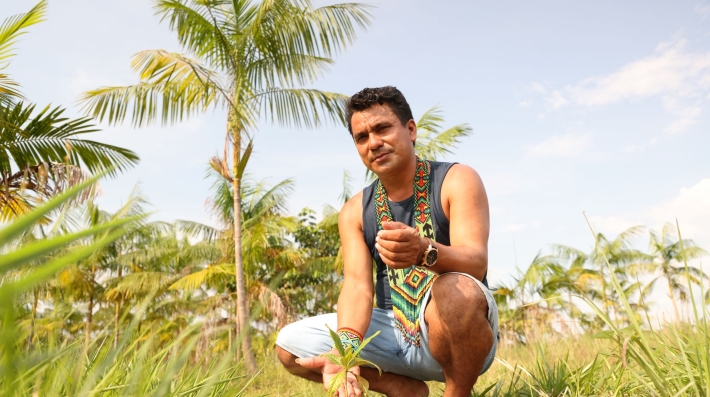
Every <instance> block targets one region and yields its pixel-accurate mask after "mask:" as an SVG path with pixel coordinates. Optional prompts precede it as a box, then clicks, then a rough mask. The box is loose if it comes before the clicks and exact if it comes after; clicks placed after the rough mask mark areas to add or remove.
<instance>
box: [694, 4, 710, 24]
mask: <svg viewBox="0 0 710 397" xmlns="http://www.w3.org/2000/svg"><path fill="white" fill-rule="evenodd" d="M693 11H694V12H695V13H697V14H700V15H701V16H702V17H703V21H704V20H705V19H706V18H707V17H708V16H710V5H700V4H698V5H696V6H695V9H694V10H693Z"/></svg>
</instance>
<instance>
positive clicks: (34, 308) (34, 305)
mask: <svg viewBox="0 0 710 397" xmlns="http://www.w3.org/2000/svg"><path fill="white" fill-rule="evenodd" d="M38 300H39V297H38V294H37V289H34V290H32V321H31V322H30V336H29V337H28V338H27V351H28V352H29V351H30V346H32V339H34V336H35V319H36V318H37V301H38Z"/></svg>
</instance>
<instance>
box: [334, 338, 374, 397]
mask: <svg viewBox="0 0 710 397" xmlns="http://www.w3.org/2000/svg"><path fill="white" fill-rule="evenodd" d="M326 327H327V328H328V331H329V332H330V337H331V338H332V339H333V342H334V343H335V348H336V349H338V353H340V356H338V355H336V354H324V355H323V356H324V357H325V358H327V359H328V360H330V362H332V363H333V364H336V365H339V366H341V367H343V369H344V371H343V372H340V373H339V374H337V375H335V377H333V378H332V379H331V380H330V384H329V385H328V395H329V396H332V395H334V394H335V393H336V392H337V391H338V388H339V387H340V386H341V385H342V386H343V388H345V390H347V387H348V386H347V382H348V373H351V374H353V375H354V376H355V378H356V379H357V384H358V385H360V390H361V391H362V395H363V396H367V390H368V389H369V388H370V384H369V383H368V382H367V380H366V379H365V378H363V377H362V376H360V375H357V374H354V373H352V372H350V370H351V369H352V368H354V367H359V366H362V365H369V366H372V367H375V368H377V370H378V371H380V375H382V370H381V369H380V367H378V366H377V365H376V364H374V363H372V362H370V361H367V360H363V359H361V358H360V351H362V348H363V347H365V346H366V345H367V344H368V343H370V341H371V340H372V338H374V337H376V336H377V335H378V334H379V333H380V331H377V332H375V334H374V335H372V336H371V337H369V338H367V339H365V340H364V341H362V343H361V344H360V346H359V347H358V348H357V350H355V351H353V348H352V346H350V345H348V346H343V343H342V342H341V341H340V337H338V334H336V333H335V332H333V330H332V329H330V327H328V325H327V324H326Z"/></svg>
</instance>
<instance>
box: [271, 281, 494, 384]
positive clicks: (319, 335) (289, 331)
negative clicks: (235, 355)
mask: <svg viewBox="0 0 710 397" xmlns="http://www.w3.org/2000/svg"><path fill="white" fill-rule="evenodd" d="M446 274H461V275H464V276H467V277H469V278H471V279H473V280H475V281H476V284H477V285H478V286H479V287H480V288H481V290H482V291H483V293H484V295H485V296H486V301H487V302H488V323H489V324H490V326H491V329H492V330H493V346H492V347H491V351H490V352H489V353H488V355H487V356H486V360H485V361H484V364H483V369H482V370H481V374H482V373H484V372H486V371H487V370H488V368H490V366H491V364H492V363H493V359H494V357H495V353H496V348H497V347H498V308H497V306H496V303H495V300H494V299H493V295H492V294H491V291H490V290H489V289H488V288H486V286H485V285H483V283H481V282H480V281H478V280H476V279H475V278H474V277H471V276H469V275H468V274H464V273H445V274H443V275H442V276H445V275H446ZM430 298H431V288H430V289H429V291H427V292H426V294H425V295H424V302H426V304H428V303H429V300H430ZM426 304H425V306H424V308H423V309H422V311H421V312H420V314H419V324H420V327H421V341H420V347H416V346H414V345H411V344H409V343H408V342H407V341H405V340H404V338H403V337H402V334H401V333H400V331H399V330H398V329H397V328H395V324H394V315H393V312H392V310H383V309H379V308H374V309H372V319H371V320H370V326H369V328H368V329H367V332H366V334H365V338H368V337H370V336H371V335H373V334H374V333H375V332H377V331H380V334H379V335H378V336H377V337H375V338H374V339H373V340H372V341H371V342H370V343H369V344H368V345H367V346H365V348H364V349H363V350H362V352H361V354H360V356H361V357H362V358H363V359H365V360H368V361H372V362H373V363H375V364H377V365H378V366H379V367H380V368H381V369H382V371H384V372H391V373H395V374H399V375H404V376H408V377H410V378H414V379H419V380H423V381H438V382H444V381H445V379H444V370H443V369H442V368H441V365H439V363H438V362H436V360H435V359H434V357H433V356H432V355H431V351H430V350H429V333H428V331H429V330H428V329H427V324H426V322H425V321H424V312H425V308H426ZM337 323H338V317H337V314H336V313H329V314H322V315H320V316H315V317H310V318H306V319H303V320H300V321H297V322H295V323H292V324H289V325H287V326H285V327H284V328H283V329H282V330H281V332H280V333H279V335H278V337H277V339H276V344H277V345H278V346H279V347H281V348H282V349H284V350H286V351H287V352H289V353H291V354H293V355H294V356H296V357H298V358H304V357H315V356H318V355H319V354H323V353H325V352H327V351H329V350H330V349H332V348H333V340H332V339H331V338H330V335H329V333H328V329H327V328H326V324H328V326H329V327H330V329H332V330H336V329H337V328H338V327H337ZM471 337H472V338H475V337H476V332H475V330H471Z"/></svg>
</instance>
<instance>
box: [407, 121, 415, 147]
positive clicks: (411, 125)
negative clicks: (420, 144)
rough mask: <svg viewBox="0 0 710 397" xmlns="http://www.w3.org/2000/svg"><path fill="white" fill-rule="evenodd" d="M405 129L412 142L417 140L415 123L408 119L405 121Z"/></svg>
mask: <svg viewBox="0 0 710 397" xmlns="http://www.w3.org/2000/svg"><path fill="white" fill-rule="evenodd" d="M407 129H408V130H409V137H410V138H411V140H412V143H414V142H416V140H417V123H416V122H415V121H414V120H412V119H410V120H409V121H407Z"/></svg>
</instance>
